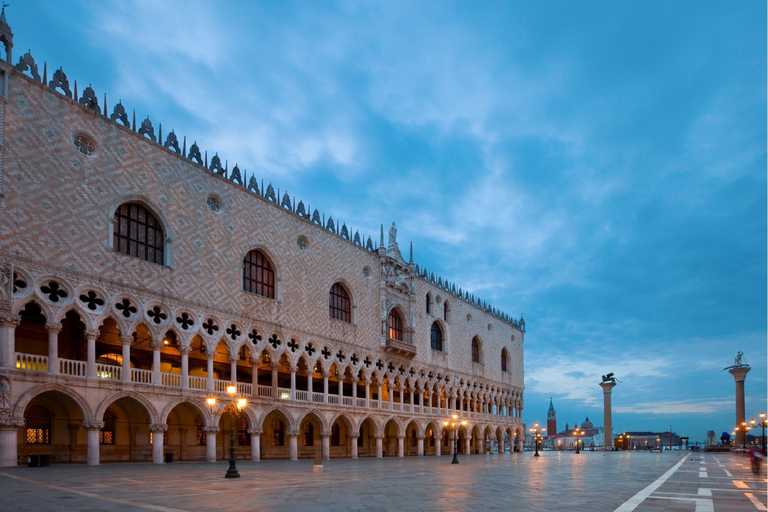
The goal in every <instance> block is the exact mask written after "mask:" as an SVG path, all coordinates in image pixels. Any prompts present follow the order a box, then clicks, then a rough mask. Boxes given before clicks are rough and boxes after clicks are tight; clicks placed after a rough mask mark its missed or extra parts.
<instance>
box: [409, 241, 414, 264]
mask: <svg viewBox="0 0 768 512" xmlns="http://www.w3.org/2000/svg"><path fill="white" fill-rule="evenodd" d="M408 263H413V242H411V254H410V256H409V257H408Z"/></svg>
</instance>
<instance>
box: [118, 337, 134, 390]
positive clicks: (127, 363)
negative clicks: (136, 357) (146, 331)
mask: <svg viewBox="0 0 768 512" xmlns="http://www.w3.org/2000/svg"><path fill="white" fill-rule="evenodd" d="M132 341H133V336H131V335H130V334H126V335H121V336H120V344H121V345H122V346H123V375H122V377H123V378H122V381H123V382H131V342H132Z"/></svg>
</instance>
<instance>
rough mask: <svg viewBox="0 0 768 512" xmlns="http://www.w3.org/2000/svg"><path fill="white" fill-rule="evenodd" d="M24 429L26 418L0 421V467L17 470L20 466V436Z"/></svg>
mask: <svg viewBox="0 0 768 512" xmlns="http://www.w3.org/2000/svg"><path fill="white" fill-rule="evenodd" d="M22 427H24V418H8V419H0V467H2V468H15V467H16V466H17V465H18V463H19V462H18V458H19V452H18V446H17V443H18V435H19V429H20V428H22Z"/></svg>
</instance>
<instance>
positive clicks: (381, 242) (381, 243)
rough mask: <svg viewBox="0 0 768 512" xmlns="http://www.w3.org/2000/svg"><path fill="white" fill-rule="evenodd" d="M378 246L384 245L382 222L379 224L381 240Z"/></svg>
mask: <svg viewBox="0 0 768 512" xmlns="http://www.w3.org/2000/svg"><path fill="white" fill-rule="evenodd" d="M379 247H384V224H382V225H381V240H380V241H379Z"/></svg>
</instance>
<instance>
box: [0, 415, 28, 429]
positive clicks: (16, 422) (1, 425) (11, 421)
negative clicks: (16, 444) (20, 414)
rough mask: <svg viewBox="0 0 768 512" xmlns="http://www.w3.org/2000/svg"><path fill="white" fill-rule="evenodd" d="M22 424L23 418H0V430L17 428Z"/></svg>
mask: <svg viewBox="0 0 768 512" xmlns="http://www.w3.org/2000/svg"><path fill="white" fill-rule="evenodd" d="M23 426H24V418H2V419H0V430H17V429H20V428H21V427H23Z"/></svg>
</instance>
